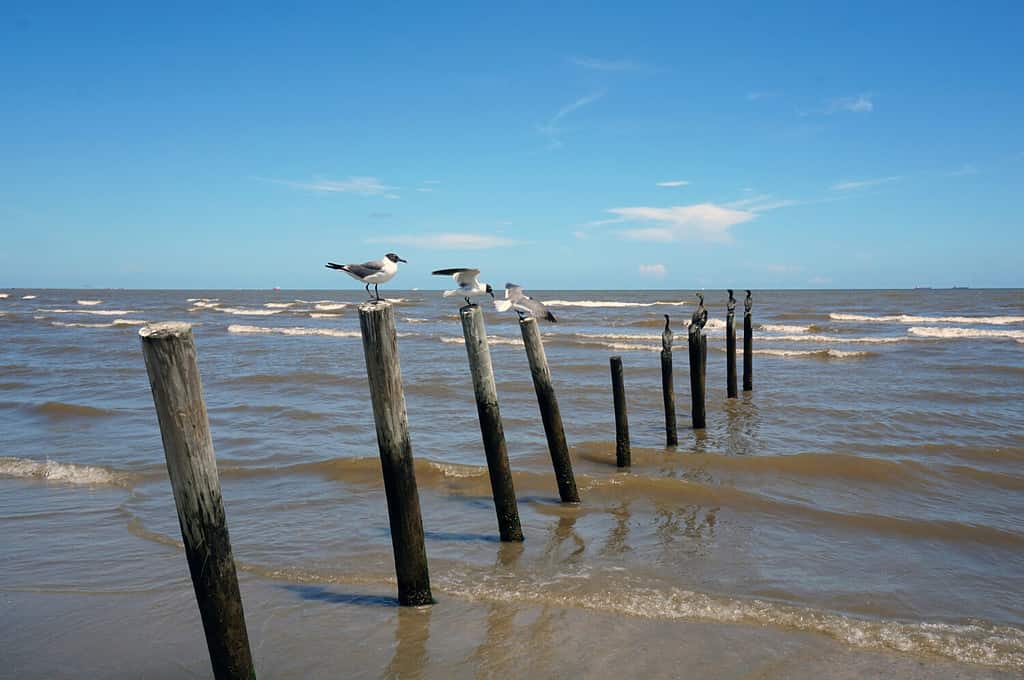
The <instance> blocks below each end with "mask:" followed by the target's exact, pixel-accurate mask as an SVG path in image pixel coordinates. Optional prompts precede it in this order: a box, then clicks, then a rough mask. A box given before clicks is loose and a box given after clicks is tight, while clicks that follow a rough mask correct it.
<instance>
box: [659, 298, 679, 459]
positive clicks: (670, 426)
mask: <svg viewBox="0 0 1024 680" xmlns="http://www.w3.org/2000/svg"><path fill="white" fill-rule="evenodd" d="M661 396H662V399H663V401H664V402H665V446H676V445H677V444H679V435H678V433H677V432H676V388H675V384H674V380H673V378H672V329H671V328H670V327H669V318H668V314H666V315H665V330H664V331H662V333H661Z"/></svg>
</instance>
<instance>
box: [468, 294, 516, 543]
mask: <svg viewBox="0 0 1024 680" xmlns="http://www.w3.org/2000/svg"><path fill="white" fill-rule="evenodd" d="M459 316H460V317H461V318H462V333H463V335H464V336H465V338H466V353H467V355H468V356H469V372H470V373H471V374H472V376H473V393H474V395H475V396H476V412H477V415H478V416H479V417H480V434H481V436H482V437H483V441H484V454H485V455H486V456H487V471H488V472H489V473H490V477H491V493H492V495H493V496H494V510H495V511H496V512H497V514H498V533H499V535H500V536H501V540H503V541H521V540H523V529H522V526H521V525H520V523H519V509H518V508H517V506H516V493H515V490H514V489H513V487H512V469H511V467H510V466H509V464H508V448H507V447H506V446H505V430H504V428H503V427H502V424H501V412H500V410H499V409H498V388H497V387H496V386H495V384H494V370H493V368H492V366H491V350H490V348H489V347H488V345H487V329H486V328H485V327H484V315H483V312H481V311H480V306H479V305H466V306H465V307H463V308H462V309H460V310H459Z"/></svg>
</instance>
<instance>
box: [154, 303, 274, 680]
mask: <svg viewBox="0 0 1024 680" xmlns="http://www.w3.org/2000/svg"><path fill="white" fill-rule="evenodd" d="M139 337H140V338H141V339H142V354H143V357H144V358H145V361H146V371H147V373H148V374H149V385H150V388H151V389H152V391H153V404H154V405H155V407H156V415H157V420H158V421H159V424H160V437H161V439H162V440H163V445H164V457H165V458H166V459H167V472H168V474H169V476H170V478H171V490H172V491H173V492H174V504H175V506H177V509H178V523H179V525H180V526H181V537H182V540H183V541H184V543H185V558H186V559H187V560H188V568H189V572H190V573H191V575H192V586H193V588H194V589H195V593H196V602H197V603H198V604H199V615H200V617H201V618H202V621H203V631H204V632H205V633H206V646H207V648H208V649H209V651H210V663H211V664H212V665H213V675H214V677H216V678H218V680H219V679H221V678H231V679H240V678H254V677H255V673H254V671H253V665H252V653H251V652H250V650H249V635H248V632H247V631H246V628H245V614H244V612H243V611H242V596H241V593H240V592H239V590H238V576H237V574H236V573H235V561H234V558H233V557H232V554H231V540H230V538H229V536H228V525H227V520H226V518H225V515H224V501H223V498H222V497H221V492H220V479H219V478H218V476H217V461H216V459H215V458H214V454H213V439H212V438H211V436H210V424H209V421H208V420H207V416H206V402H205V401H204V400H203V387H202V383H201V381H200V378H199V366H198V364H197V362H196V347H195V342H194V340H193V338H192V327H191V326H190V325H189V324H186V323H172V322H165V323H156V324H150V325H148V326H145V327H144V328H142V330H140V331H139Z"/></svg>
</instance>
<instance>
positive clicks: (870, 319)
mask: <svg viewBox="0 0 1024 680" xmlns="http://www.w3.org/2000/svg"><path fill="white" fill-rule="evenodd" d="M828 316H829V318H830V319H832V320H833V321H864V322H867V323H904V324H908V325H909V324H919V323H976V324H981V325H985V326H1006V325H1009V324H1016V323H1024V316H911V315H909V314H895V315H891V316H867V315H864V314H843V313H839V312H832V313H830V314H829V315H828Z"/></svg>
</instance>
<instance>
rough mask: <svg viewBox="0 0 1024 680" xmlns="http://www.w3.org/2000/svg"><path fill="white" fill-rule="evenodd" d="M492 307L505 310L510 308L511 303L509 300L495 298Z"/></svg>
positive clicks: (500, 310) (501, 310)
mask: <svg viewBox="0 0 1024 680" xmlns="http://www.w3.org/2000/svg"><path fill="white" fill-rule="evenodd" d="M494 308H495V309H496V310H498V311H499V312H507V311H508V310H510V309H512V303H511V302H510V301H509V300H495V301H494Z"/></svg>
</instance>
